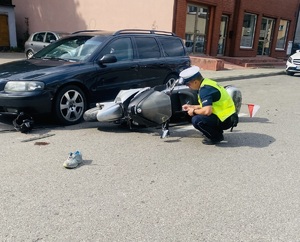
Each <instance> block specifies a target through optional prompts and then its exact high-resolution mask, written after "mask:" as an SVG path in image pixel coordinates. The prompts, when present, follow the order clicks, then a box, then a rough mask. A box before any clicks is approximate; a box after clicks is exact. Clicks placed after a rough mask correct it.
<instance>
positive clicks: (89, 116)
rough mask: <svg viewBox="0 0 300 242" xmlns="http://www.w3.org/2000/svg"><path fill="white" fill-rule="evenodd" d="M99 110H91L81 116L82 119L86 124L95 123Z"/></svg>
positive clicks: (95, 108) (96, 108)
mask: <svg viewBox="0 0 300 242" xmlns="http://www.w3.org/2000/svg"><path fill="white" fill-rule="evenodd" d="M99 110H100V109H99V108H98V107H94V108H91V109H89V110H87V111H85V113H84V114H83V119H84V120H85V121H87V122H96V121H98V120H97V113H98V111H99Z"/></svg>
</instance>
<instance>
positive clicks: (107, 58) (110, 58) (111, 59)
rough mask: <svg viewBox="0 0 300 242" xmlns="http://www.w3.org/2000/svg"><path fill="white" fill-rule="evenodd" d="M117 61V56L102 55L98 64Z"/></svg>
mask: <svg viewBox="0 0 300 242" xmlns="http://www.w3.org/2000/svg"><path fill="white" fill-rule="evenodd" d="M115 62H117V58H116V57H115V56H114V55H104V56H102V57H101V59H100V60H99V64H101V65H103V64H107V63H115Z"/></svg>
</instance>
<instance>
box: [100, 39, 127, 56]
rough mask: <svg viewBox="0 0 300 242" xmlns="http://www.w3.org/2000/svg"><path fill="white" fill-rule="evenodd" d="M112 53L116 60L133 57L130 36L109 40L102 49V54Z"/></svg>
mask: <svg viewBox="0 0 300 242" xmlns="http://www.w3.org/2000/svg"><path fill="white" fill-rule="evenodd" d="M106 54H112V55H114V56H115V57H116V58H117V61H122V60H131V59H132V58H133V49H132V44H131V40H130V38H120V39H116V40H113V41H111V42H110V43H109V44H108V45H107V46H106V47H105V48H104V49H103V51H102V56H103V55H106Z"/></svg>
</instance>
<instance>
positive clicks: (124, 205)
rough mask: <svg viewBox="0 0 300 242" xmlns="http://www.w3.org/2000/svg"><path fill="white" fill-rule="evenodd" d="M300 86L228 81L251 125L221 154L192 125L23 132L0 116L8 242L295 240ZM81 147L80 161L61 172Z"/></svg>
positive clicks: (299, 213) (0, 202) (0, 233)
mask: <svg viewBox="0 0 300 242" xmlns="http://www.w3.org/2000/svg"><path fill="white" fill-rule="evenodd" d="M299 81H300V77H299V76H298V77H297V76H294V77H288V76H283V75H280V76H272V77H264V78H257V79H251V80H246V79H245V80H240V81H233V82H229V83H222V84H224V85H225V84H234V85H236V86H237V87H238V88H240V89H241V90H242V94H243V103H244V104H245V105H243V106H242V109H241V113H242V114H244V116H243V117H240V123H239V125H238V127H237V128H235V129H234V131H233V132H232V133H231V132H229V131H226V132H225V141H226V142H224V143H222V144H219V145H216V146H205V145H203V144H202V143H201V140H202V137H201V135H200V134H199V133H198V132H197V131H196V130H194V129H193V128H192V127H191V125H181V126H174V127H172V128H171V137H169V138H167V139H160V138H159V129H152V128H151V129H138V130H132V131H128V130H127V129H124V128H120V127H119V126H116V125H113V124H98V123H82V124H79V125H75V126H69V127H55V126H51V125H45V126H44V127H43V126H42V125H40V126H39V127H38V128H37V129H35V130H34V131H33V132H32V133H30V134H22V133H19V132H14V131H9V130H10V128H12V126H11V125H10V122H9V120H8V119H7V118H3V117H0V121H1V120H2V124H1V123H0V125H2V132H0V136H1V145H0V147H1V148H0V149H1V150H0V151H1V157H2V158H1V160H0V167H1V169H0V181H1V183H0V187H1V193H0V210H1V211H0V212H1V219H0V241H151V242H152V241H160V242H161V241H209V242H210V241H218V242H219V241H226V242H227V241H273V242H274V241H299V240H300V226H299V224H300V162H299V154H300V153H299V148H298V146H299V143H300V129H299V117H300V111H299V92H300V85H299ZM247 103H254V104H258V105H260V107H261V108H260V109H259V110H258V112H257V113H256V115H255V116H254V117H252V118H250V117H249V113H248V109H247V105H246V104H247ZM4 130H6V131H4ZM45 135H51V136H49V137H46V138H42V137H44V136H45ZM32 138H42V139H37V140H31V141H30V140H29V139H32ZM24 141H25V142H24ZM26 141H27V142H26ZM77 149H78V150H80V151H81V152H82V153H83V159H84V164H83V165H82V166H80V167H78V168H76V169H73V170H69V169H65V168H64V167H63V166H62V164H63V162H64V160H65V159H66V158H67V155H68V152H70V151H75V150H77Z"/></svg>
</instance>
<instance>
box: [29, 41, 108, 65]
mask: <svg viewBox="0 0 300 242" xmlns="http://www.w3.org/2000/svg"><path fill="white" fill-rule="evenodd" d="M105 38H106V37H93V36H73V37H70V38H65V39H61V40H58V41H56V42H55V43H53V44H51V45H48V46H47V47H45V48H44V49H42V50H41V51H40V52H38V53H37V54H36V55H35V56H34V57H35V58H49V59H55V58H60V59H65V60H73V61H79V60H84V59H86V58H87V57H88V56H90V55H91V54H92V53H93V52H94V51H95V50H96V49H97V48H98V47H99V46H100V45H101V44H102V42H103V41H104V40H105Z"/></svg>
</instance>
